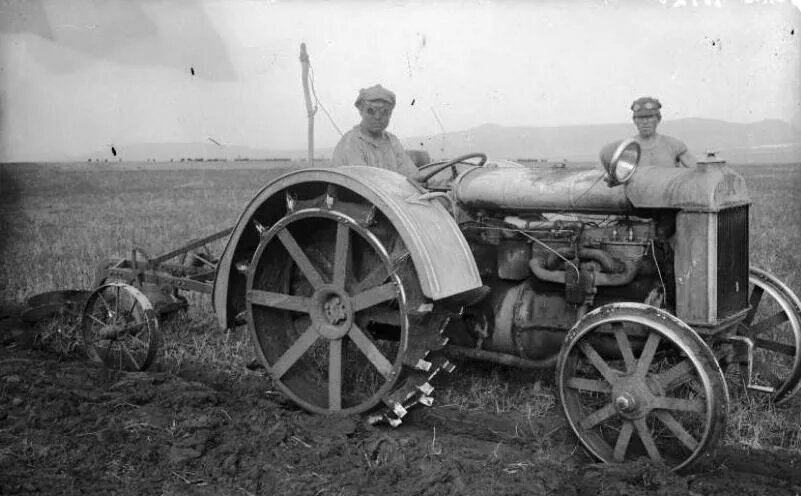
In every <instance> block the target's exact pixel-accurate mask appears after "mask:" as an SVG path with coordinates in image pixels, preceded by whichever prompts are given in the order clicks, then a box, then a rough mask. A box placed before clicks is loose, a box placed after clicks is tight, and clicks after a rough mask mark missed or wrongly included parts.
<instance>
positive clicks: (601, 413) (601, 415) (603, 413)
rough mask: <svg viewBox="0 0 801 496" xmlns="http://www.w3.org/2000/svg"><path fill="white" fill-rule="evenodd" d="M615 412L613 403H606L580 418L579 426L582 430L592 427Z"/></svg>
mask: <svg viewBox="0 0 801 496" xmlns="http://www.w3.org/2000/svg"><path fill="white" fill-rule="evenodd" d="M616 413H617V409H616V408H615V405H613V404H612V403H607V404H606V406H604V407H601V408H599V409H598V410H595V411H594V412H592V413H591V414H589V415H587V416H586V417H584V418H583V419H581V423H580V425H581V428H582V429H584V430H587V429H592V428H593V427H595V426H596V425H598V424H600V423H601V422H603V421H604V420H608V419H609V418H611V417H612V416H613V415H615V414H616Z"/></svg>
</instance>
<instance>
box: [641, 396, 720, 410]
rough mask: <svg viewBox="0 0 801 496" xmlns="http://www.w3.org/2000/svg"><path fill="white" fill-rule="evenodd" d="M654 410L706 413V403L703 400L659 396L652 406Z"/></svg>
mask: <svg viewBox="0 0 801 496" xmlns="http://www.w3.org/2000/svg"><path fill="white" fill-rule="evenodd" d="M651 406H652V407H653V408H661V409H663V410H678V411H682V412H696V413H704V409H705V406H706V402H705V401H704V400H703V399H701V398H693V399H686V398H671V397H669V396H657V397H655V398H654V401H653V403H652V405H651Z"/></svg>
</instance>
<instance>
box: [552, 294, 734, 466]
mask: <svg viewBox="0 0 801 496" xmlns="http://www.w3.org/2000/svg"><path fill="white" fill-rule="evenodd" d="M557 378H558V382H559V393H560V395H561V401H562V407H563V408H564V411H565V414H566V416H567V419H568V422H569V423H570V426H571V427H572V428H573V431H574V432H575V433H576V435H577V436H578V438H579V440H580V441H581V442H582V444H583V445H584V446H585V447H586V448H587V450H588V451H589V452H590V453H591V454H592V455H594V456H595V457H597V458H599V459H600V460H602V461H604V462H607V463H619V462H624V461H627V460H630V459H634V458H638V457H648V458H650V459H651V460H653V461H655V462H657V463H663V464H665V465H666V466H668V467H669V468H671V469H672V470H678V469H680V468H682V467H685V466H687V465H688V464H690V463H691V462H692V461H693V460H695V459H696V458H697V457H698V456H699V455H701V454H702V453H703V452H704V451H705V450H707V449H709V448H711V447H712V446H713V445H714V444H715V443H716V442H717V440H718V439H719V437H720V435H721V433H722V432H723V428H724V419H725V412H726V408H727V403H728V393H727V390H726V384H725V382H724V379H723V373H722V372H721V370H720V367H719V366H718V364H717V362H716V361H715V357H714V355H713V353H712V351H711V350H710V349H709V347H708V346H707V345H706V344H705V343H704V341H703V340H701V338H700V337H699V336H698V335H697V334H696V333H695V332H694V331H693V330H692V329H691V328H690V327H689V326H687V325H686V324H684V323H683V322H681V321H680V320H678V319H676V318H675V317H673V316H671V315H670V314H668V313H666V312H664V311H662V310H659V309H657V308H654V307H650V306H648V305H643V304H639V303H619V304H611V305H606V306H603V307H600V308H598V309H597V310H595V311H593V312H591V313H589V314H587V315H586V316H585V317H584V318H582V319H581V320H580V321H579V322H578V323H577V324H576V326H575V327H574V328H573V329H571V331H570V333H569V334H568V336H567V339H566V340H565V343H564V345H563V346H562V352H561V354H560V359H559V364H558V366H557Z"/></svg>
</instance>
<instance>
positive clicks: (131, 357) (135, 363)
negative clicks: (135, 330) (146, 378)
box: [120, 346, 142, 370]
mask: <svg viewBox="0 0 801 496" xmlns="http://www.w3.org/2000/svg"><path fill="white" fill-rule="evenodd" d="M120 348H121V349H122V351H124V352H125V354H126V355H127V356H128V360H130V361H131V363H133V365H134V368H135V369H136V370H140V369H141V368H142V366H141V365H139V362H138V361H137V360H136V358H134V356H133V355H132V354H131V352H130V351H128V348H126V347H124V346H120Z"/></svg>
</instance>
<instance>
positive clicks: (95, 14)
mask: <svg viewBox="0 0 801 496" xmlns="http://www.w3.org/2000/svg"><path fill="white" fill-rule="evenodd" d="M2 33H18V34H19V33H29V34H32V35H34V36H37V37H39V38H42V39H44V40H47V41H48V42H49V43H48V44H47V45H46V46H45V48H43V49H39V50H36V51H34V52H33V53H31V55H32V56H33V57H34V58H35V60H36V61H37V62H38V63H39V64H41V65H42V66H43V67H44V68H45V69H46V70H48V71H50V72H53V73H59V74H61V73H72V72H79V71H81V70H82V69H84V68H85V67H86V66H87V65H88V64H92V63H93V62H94V61H97V60H107V61H111V62H113V63H116V64H120V65H124V66H142V67H153V66H163V67H168V68H172V69H175V70H178V71H181V72H185V73H186V74H187V75H190V76H196V77H199V78H203V79H207V80H211V81H231V80H234V79H236V73H235V71H234V69H233V65H232V64H231V61H230V57H229V55H228V52H227V50H226V48H225V45H224V43H223V41H222V39H221V38H220V36H219V34H218V33H217V32H216V30H215V28H214V26H213V24H212V23H211V22H210V20H209V19H208V15H207V14H206V12H205V10H204V9H203V6H202V5H201V4H200V3H197V2H166V1H162V2H133V1H126V0H52V1H47V0H26V1H18V0H17V1H15V0H0V34H2ZM192 68H194V73H195V74H191V69H192Z"/></svg>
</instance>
